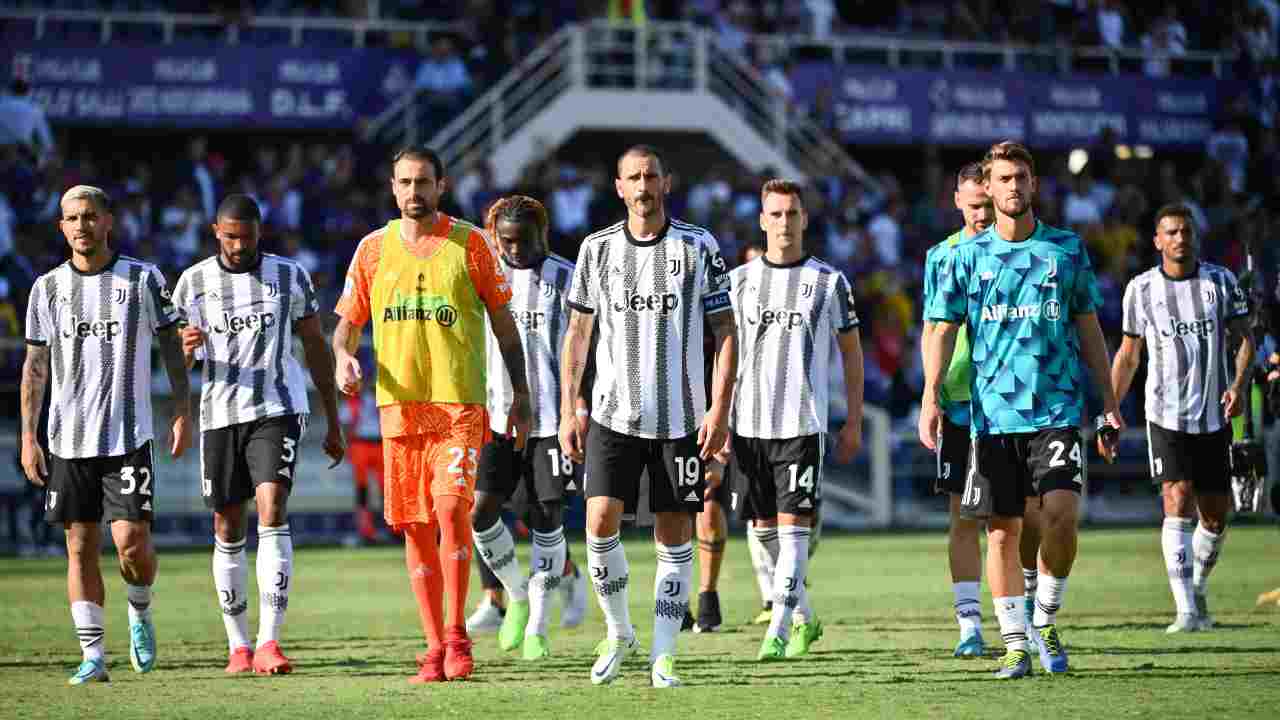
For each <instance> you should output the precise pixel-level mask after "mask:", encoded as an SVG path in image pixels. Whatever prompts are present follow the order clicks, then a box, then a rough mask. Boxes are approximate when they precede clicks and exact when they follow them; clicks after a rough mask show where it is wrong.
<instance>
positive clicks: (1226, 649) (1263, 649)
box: [1068, 645, 1280, 655]
mask: <svg viewBox="0 0 1280 720" xmlns="http://www.w3.org/2000/svg"><path fill="white" fill-rule="evenodd" d="M1068 651H1069V652H1070V653H1071V654H1073V655H1201V654H1210V655H1216V654H1222V655H1274V654H1276V653H1280V647H1275V646H1272V645H1262V646H1243V645H1179V646H1177V647H1164V648H1161V647H1156V648H1134V647H1091V646H1089V645H1069V646H1068Z"/></svg>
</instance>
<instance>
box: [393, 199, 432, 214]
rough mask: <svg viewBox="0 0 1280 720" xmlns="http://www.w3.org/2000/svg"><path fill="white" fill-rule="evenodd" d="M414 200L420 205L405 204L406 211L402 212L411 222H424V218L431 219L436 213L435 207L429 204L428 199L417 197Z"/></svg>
mask: <svg viewBox="0 0 1280 720" xmlns="http://www.w3.org/2000/svg"><path fill="white" fill-rule="evenodd" d="M412 199H413V200H417V201H418V204H417V205H411V204H409V203H408V202H406V203H405V204H404V209H403V210H401V212H402V213H403V214H404V216H405V217H406V218H408V219H410V220H422V219H423V218H429V217H431V216H432V215H434V214H435V213H436V209H435V206H433V205H432V204H431V203H429V202H427V200H426V198H420V197H415V198H412Z"/></svg>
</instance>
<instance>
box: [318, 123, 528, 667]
mask: <svg viewBox="0 0 1280 720" xmlns="http://www.w3.org/2000/svg"><path fill="white" fill-rule="evenodd" d="M445 186H446V181H445V176H444V164H443V163H441V162H440V158H439V156H438V155H436V153H435V152H434V151H433V150H431V149H430V148H426V147H423V146H412V147H408V148H405V149H404V150H401V151H399V152H398V153H396V155H395V156H394V158H393V159H392V177H391V190H392V193H393V194H394V195H395V199H396V205H397V206H398V207H399V208H400V217H399V218H398V219H396V220H392V221H391V222H389V223H387V226H386V227H385V228H382V229H379V230H376V231H374V232H372V233H370V234H368V235H366V236H365V237H364V239H363V240H361V241H360V245H359V247H358V248H357V249H356V255H355V257H354V258H353V259H352V261H351V267H350V269H349V270H348V271H347V280H346V285H345V287H344V289H343V293H342V298H341V299H340V300H339V301H338V307H337V312H338V315H339V316H340V319H339V321H338V327H337V329H336V330H334V335H333V346H334V352H335V355H336V358H337V371H336V372H337V383H338V389H339V390H341V391H342V392H343V393H344V394H346V395H354V394H356V393H359V392H360V388H361V384H362V378H363V375H362V373H361V370H360V362H359V360H357V359H356V356H355V352H356V349H357V347H358V346H359V344H360V332H361V330H362V329H363V327H364V325H365V323H367V322H369V320H370V319H372V320H373V350H374V353H375V355H376V358H377V364H378V372H377V378H376V387H377V400H378V408H379V415H380V422H381V425H382V448H383V463H384V469H385V472H386V477H385V483H386V495H385V496H384V498H383V505H384V509H383V514H384V516H385V517H386V520H387V524H388V525H390V526H392V527H393V528H399V529H402V530H403V531H404V534H405V564H406V566H407V568H408V571H409V585H410V587H411V588H412V589H413V593H414V597H415V598H416V599H417V602H418V614H419V617H420V619H421V621H422V630H423V634H424V635H425V636H426V640H427V651H426V652H425V653H422V654H420V655H419V656H418V674H417V675H415V676H414V677H413V678H412V679H411V682H415V683H426V682H441V681H444V680H459V679H463V678H467V677H470V676H471V673H472V672H473V671H474V669H475V661H474V659H473V658H472V655H471V640H470V638H468V637H467V630H466V626H465V625H464V623H463V610H464V606H463V603H465V602H466V598H467V585H468V582H469V580H470V577H469V573H470V569H471V505H472V502H473V493H474V492H475V484H476V473H477V471H478V469H479V465H480V450H481V449H482V448H483V447H484V444H485V442H486V441H487V440H488V435H489V418H488V417H487V415H488V413H487V412H486V411H485V402H486V398H485V359H484V348H485V317H486V316H487V317H488V318H489V322H490V324H491V326H492V328H493V333H494V335H495V336H496V337H497V338H498V345H499V347H500V348H501V350H502V357H503V358H504V360H505V361H506V366H507V372H508V374H509V375H510V376H511V385H512V387H513V389H514V390H513V392H512V402H511V409H510V411H509V412H508V418H509V420H510V422H509V425H510V426H511V427H509V428H507V430H508V434H510V432H511V430H512V429H514V430H515V432H516V435H515V444H516V449H517V450H523V449H524V443H525V440H526V438H527V437H528V435H529V422H530V418H529V386H528V384H527V383H526V382H525V375H524V367H525V363H524V352H523V350H522V349H521V343H520V334H519V332H518V331H517V330H516V326H515V320H514V319H512V317H511V312H510V310H508V309H507V303H508V302H509V301H510V300H511V287H510V285H509V284H508V283H507V280H506V278H505V277H504V276H503V274H502V268H501V267H499V265H498V259H497V257H496V256H495V255H494V253H493V251H492V249H491V248H490V247H489V244H488V242H487V241H486V240H485V238H484V235H483V234H481V232H480V230H479V229H478V228H476V227H475V226H474V225H471V224H469V223H467V222H464V221H462V220H458V219H455V218H452V217H449V216H448V215H445V214H444V213H442V212H439V210H438V209H437V208H438V207H439V202H440V197H441V195H443V194H444V191H445ZM437 535H438V536H439V540H437ZM446 594H447V595H448V596H449V599H450V602H449V614H448V616H447V617H446V616H445V614H444V612H445V610H444V596H445V595H446Z"/></svg>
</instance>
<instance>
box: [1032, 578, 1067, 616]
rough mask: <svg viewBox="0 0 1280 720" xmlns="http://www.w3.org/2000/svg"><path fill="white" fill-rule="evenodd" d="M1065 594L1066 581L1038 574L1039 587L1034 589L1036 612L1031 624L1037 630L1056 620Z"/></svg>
mask: <svg viewBox="0 0 1280 720" xmlns="http://www.w3.org/2000/svg"><path fill="white" fill-rule="evenodd" d="M1066 592H1067V579H1066V578H1056V577H1054V576H1052V575H1047V574H1045V573H1040V580H1039V587H1038V588H1036V612H1035V615H1033V616H1032V618H1031V622H1032V624H1033V625H1035V626H1036V627H1038V628H1042V627H1044V626H1045V625H1052V624H1054V623H1055V622H1056V621H1057V619H1058V610H1059V609H1061V607H1062V596H1063V595H1065V594H1066Z"/></svg>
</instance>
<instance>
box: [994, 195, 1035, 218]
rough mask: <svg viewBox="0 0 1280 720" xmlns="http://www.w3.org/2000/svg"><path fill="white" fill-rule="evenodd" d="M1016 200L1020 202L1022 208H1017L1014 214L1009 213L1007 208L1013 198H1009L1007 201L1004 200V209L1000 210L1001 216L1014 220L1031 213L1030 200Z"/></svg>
mask: <svg viewBox="0 0 1280 720" xmlns="http://www.w3.org/2000/svg"><path fill="white" fill-rule="evenodd" d="M1018 200H1020V201H1021V202H1022V207H1021V208H1019V209H1018V210H1017V211H1016V212H1010V210H1009V206H1010V205H1011V204H1012V203H1013V198H1009V199H1008V200H1005V202H1004V207H1002V208H1000V212H1001V214H1003V215H1006V216H1008V217H1011V218H1015V219H1016V218H1020V217H1022V216H1023V215H1026V214H1027V213H1029V212H1031V198H1022V197H1019V198H1018Z"/></svg>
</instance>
